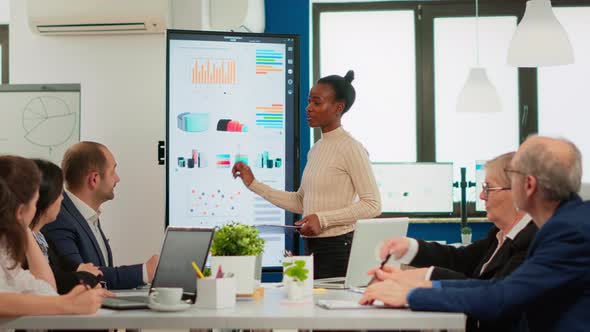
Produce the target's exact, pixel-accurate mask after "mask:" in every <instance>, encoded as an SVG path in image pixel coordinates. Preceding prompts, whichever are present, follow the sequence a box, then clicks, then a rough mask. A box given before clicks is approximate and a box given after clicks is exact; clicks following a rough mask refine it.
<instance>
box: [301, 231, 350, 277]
mask: <svg viewBox="0 0 590 332" xmlns="http://www.w3.org/2000/svg"><path fill="white" fill-rule="evenodd" d="M353 236H354V232H350V233H347V234H344V235H340V236H334V237H321V238H306V239H305V254H306V255H311V254H313V278H314V279H322V278H332V277H344V276H345V275H346V268H347V267H348V259H349V257H350V247H351V245H352V238H353Z"/></svg>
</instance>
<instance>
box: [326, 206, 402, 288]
mask: <svg viewBox="0 0 590 332" xmlns="http://www.w3.org/2000/svg"><path fill="white" fill-rule="evenodd" d="M408 223H409V219H408V218H407V217H403V218H379V219H366V220H359V221H357V223H356V229H355V231H354V238H353V239H352V248H351V249H350V259H349V261H348V268H347V269H346V277H337V278H325V279H316V280H315V281H314V286H315V287H320V288H330V289H345V288H351V287H363V286H366V285H367V284H368V283H369V281H371V276H369V275H367V271H369V269H371V268H374V267H375V266H379V264H381V259H380V258H379V249H380V248H381V246H382V245H383V243H384V242H385V240H387V239H390V238H394V237H403V236H406V234H407V232H408Z"/></svg>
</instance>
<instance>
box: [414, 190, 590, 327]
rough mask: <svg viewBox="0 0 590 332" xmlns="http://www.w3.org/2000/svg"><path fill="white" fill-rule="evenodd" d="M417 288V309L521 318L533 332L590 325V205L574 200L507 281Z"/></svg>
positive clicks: (550, 223) (564, 206)
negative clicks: (519, 315) (523, 315)
mask: <svg viewBox="0 0 590 332" xmlns="http://www.w3.org/2000/svg"><path fill="white" fill-rule="evenodd" d="M440 283H441V286H442V288H437V289H426V288H417V289H414V290H413V291H412V292H411V294H410V295H409V296H408V304H409V305H410V308H411V309H412V310H428V311H433V310H435V311H451V312H464V313H466V314H468V315H470V316H473V317H476V318H478V319H482V320H494V321H498V320H502V319H505V318H508V317H513V316H514V315H518V314H520V313H524V314H525V316H526V320H527V324H528V327H529V328H530V330H531V331H568V332H570V331H587V330H588V327H589V326H590V314H589V313H590V202H582V200H581V199H580V197H578V196H577V195H574V196H573V197H572V198H571V199H569V200H567V201H564V202H562V203H561V204H560V206H559V207H558V208H557V210H556V211H555V213H554V214H553V216H552V217H551V218H549V220H548V221H547V222H546V223H545V225H543V226H542V227H541V228H540V230H539V231H538V232H537V235H536V236H535V239H534V240H533V243H532V244H531V247H530V251H529V253H528V255H527V258H526V259H525V261H524V262H523V263H522V264H521V265H520V266H519V267H518V268H517V269H516V270H515V271H514V272H513V273H511V274H510V275H509V276H507V277H506V278H504V279H493V280H473V279H471V280H453V281H451V280H449V281H441V282H440Z"/></svg>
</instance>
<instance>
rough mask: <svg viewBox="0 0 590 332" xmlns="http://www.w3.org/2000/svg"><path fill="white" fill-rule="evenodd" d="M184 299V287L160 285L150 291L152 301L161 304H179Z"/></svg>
mask: <svg viewBox="0 0 590 332" xmlns="http://www.w3.org/2000/svg"><path fill="white" fill-rule="evenodd" d="M181 299H182V288H180V287H178V288H176V287H158V288H154V289H153V290H152V292H151V293H150V303H153V304H159V305H177V304H179V303H180V300H181Z"/></svg>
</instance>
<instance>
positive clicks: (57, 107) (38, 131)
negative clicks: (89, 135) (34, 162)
mask: <svg viewBox="0 0 590 332" xmlns="http://www.w3.org/2000/svg"><path fill="white" fill-rule="evenodd" d="M77 120H78V119H77V115H76V112H74V111H73V110H71V109H70V108H69V107H68V105H67V104H66V102H65V101H63V100H62V99H61V98H57V97H52V96H41V97H35V98H33V99H31V100H30V101H29V102H28V103H27V104H26V105H25V107H24V109H23V113H22V123H23V129H24V131H25V136H24V138H25V139H26V140H27V141H29V142H30V143H31V144H34V145H37V146H42V147H48V148H50V149H51V148H54V147H57V146H60V145H62V144H64V143H66V142H67V141H69V140H70V139H71V138H72V135H74V132H75V130H76V124H77Z"/></svg>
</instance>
